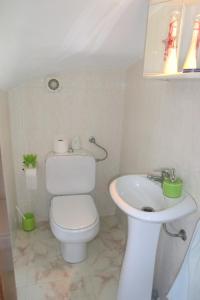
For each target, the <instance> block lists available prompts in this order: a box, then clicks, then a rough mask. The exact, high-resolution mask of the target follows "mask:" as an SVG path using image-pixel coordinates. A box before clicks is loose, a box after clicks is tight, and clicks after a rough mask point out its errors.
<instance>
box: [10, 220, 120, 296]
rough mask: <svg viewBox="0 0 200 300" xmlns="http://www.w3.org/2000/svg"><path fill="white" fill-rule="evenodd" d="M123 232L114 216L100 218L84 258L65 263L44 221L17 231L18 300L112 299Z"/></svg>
mask: <svg viewBox="0 0 200 300" xmlns="http://www.w3.org/2000/svg"><path fill="white" fill-rule="evenodd" d="M124 244H125V235H124V233H123V231H122V230H121V228H120V226H119V225H118V220H117V218H116V217H105V218H103V219H101V230H100V233H99V235H98V236H97V238H96V239H95V240H93V241H92V242H90V243H89V245H88V258H87V260H86V261H84V262H82V263H80V264H69V263H66V262H65V261H64V260H63V258H62V256H61V253H60V249H59V244H58V242H57V240H56V239H55V238H54V237H53V235H52V233H51V231H50V229H49V226H48V224H47V223H44V224H41V225H40V226H39V228H38V229H36V230H35V231H33V232H31V233H26V232H23V231H21V230H19V231H18V232H17V238H16V243H15V247H14V264H15V276H16V284H17V290H18V300H36V299H37V300H51V299H52V300H116V292H117V285H118V279H119V274H120V267H121V262H122V256H123V253H124Z"/></svg>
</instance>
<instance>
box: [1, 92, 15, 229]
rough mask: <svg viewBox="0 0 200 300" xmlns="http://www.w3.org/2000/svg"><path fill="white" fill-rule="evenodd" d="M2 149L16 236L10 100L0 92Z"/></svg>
mask: <svg viewBox="0 0 200 300" xmlns="http://www.w3.org/2000/svg"><path fill="white" fill-rule="evenodd" d="M0 148H1V157H0V158H1V159H2V165H3V176H4V184H5V194H6V202H7V211H8V219H9V224H10V229H11V230H12V233H13V234H14V231H15V229H16V210H15V205H16V188H15V178H14V166H13V157H12V149H11V136H10V119H9V109H8V99H7V94H6V93H5V92H2V91H0Z"/></svg>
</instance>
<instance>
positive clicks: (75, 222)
mask: <svg viewBox="0 0 200 300" xmlns="http://www.w3.org/2000/svg"><path fill="white" fill-rule="evenodd" d="M51 215H52V217H53V220H54V221H55V223H56V224H57V225H58V226H60V227H63V228H66V229H74V230H75V229H81V228H85V227H88V226H90V225H92V224H93V223H94V222H95V221H96V219H97V217H98V213H97V209H96V206H95V204H94V200H93V198H92V197H91V196H90V195H72V196H57V197H54V198H53V199H52V203H51Z"/></svg>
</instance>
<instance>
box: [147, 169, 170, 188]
mask: <svg viewBox="0 0 200 300" xmlns="http://www.w3.org/2000/svg"><path fill="white" fill-rule="evenodd" d="M157 171H159V172H161V174H160V175H156V174H149V175H147V178H148V179H150V180H153V181H158V182H160V183H161V184H162V183H163V181H164V179H165V178H169V179H170V180H171V181H172V182H174V181H175V180H176V170H175V169H174V168H171V169H169V168H166V169H160V170H156V172H157Z"/></svg>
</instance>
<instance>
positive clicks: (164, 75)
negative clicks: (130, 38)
mask: <svg viewBox="0 0 200 300" xmlns="http://www.w3.org/2000/svg"><path fill="white" fill-rule="evenodd" d="M199 46H200V0H198V1H197V0H150V6H149V16H148V26H147V37H146V48H145V59H144V77H148V78H157V79H184V78H200V58H199ZM194 60H196V61H194ZM195 62H196V64H195Z"/></svg>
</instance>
